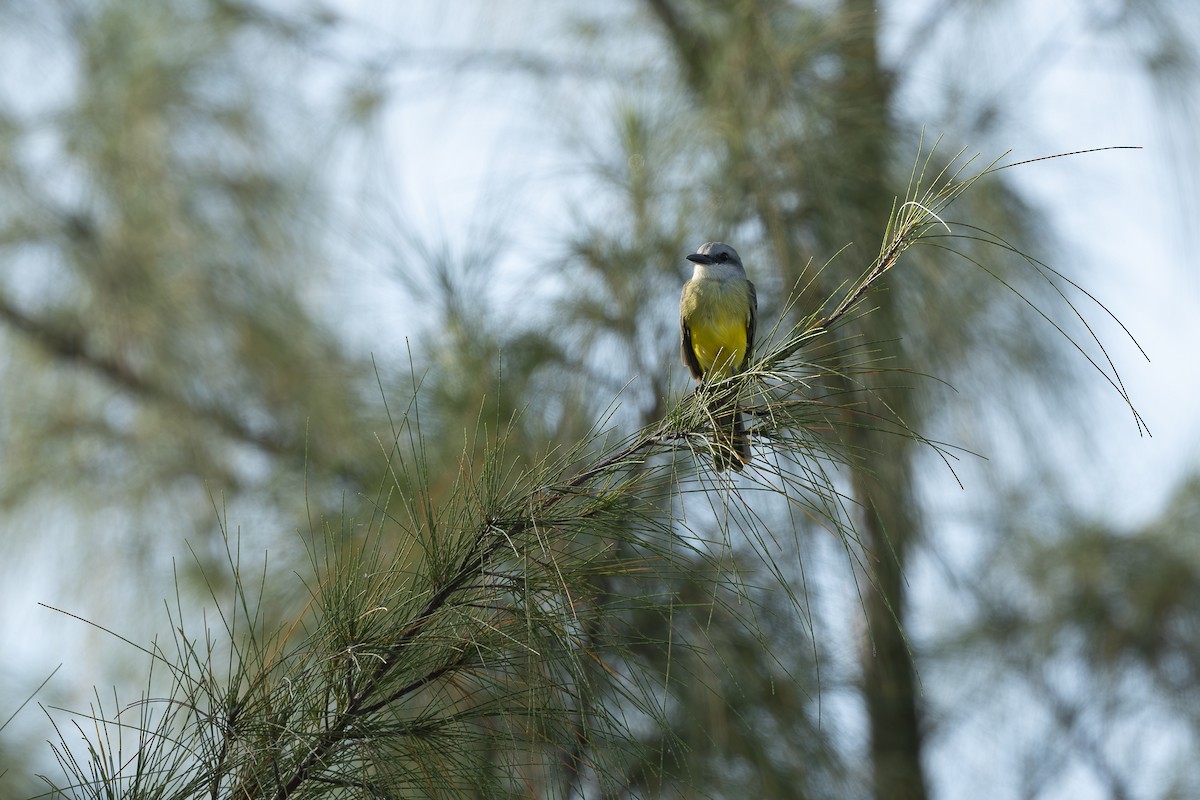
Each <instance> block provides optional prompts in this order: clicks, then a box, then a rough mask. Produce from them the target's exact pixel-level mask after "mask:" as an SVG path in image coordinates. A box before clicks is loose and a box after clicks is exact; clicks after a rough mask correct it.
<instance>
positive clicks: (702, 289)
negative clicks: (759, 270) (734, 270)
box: [681, 280, 750, 380]
mask: <svg viewBox="0 0 1200 800" xmlns="http://www.w3.org/2000/svg"><path fill="white" fill-rule="evenodd" d="M681 310H682V316H683V321H684V323H685V324H686V325H687V326H688V329H689V330H690V331H691V336H692V352H693V353H695V355H696V361H697V362H698V363H699V364H700V370H701V372H703V373H704V375H705V377H707V378H712V379H717V380H719V379H721V378H727V377H729V376H730V375H732V374H733V373H734V372H737V371H738V370H740V369H741V368H742V365H743V362H745V360H746V327H747V325H748V324H749V322H750V291H749V287H748V285H747V284H746V282H745V281H713V280H702V281H696V280H693V281H689V282H688V284H687V286H685V289H684V297H683V303H682V309H681Z"/></svg>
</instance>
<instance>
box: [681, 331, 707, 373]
mask: <svg viewBox="0 0 1200 800" xmlns="http://www.w3.org/2000/svg"><path fill="white" fill-rule="evenodd" d="M679 332H680V339H679V341H680V346H679V352H680V355H682V356H683V364H684V366H686V367H687V368H688V369H689V370H691V373H692V377H693V378H695V379H696V380H700V379H701V378H703V377H704V371H703V370H702V369H700V362H699V361H697V360H696V351H695V350H693V349H692V329H691V328H689V327H688V324H687V320H685V319H684V318H683V317H680V318H679Z"/></svg>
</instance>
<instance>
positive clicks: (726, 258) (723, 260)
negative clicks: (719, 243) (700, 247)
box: [717, 253, 729, 264]
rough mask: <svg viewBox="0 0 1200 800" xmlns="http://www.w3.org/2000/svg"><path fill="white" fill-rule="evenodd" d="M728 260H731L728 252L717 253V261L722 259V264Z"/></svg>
mask: <svg viewBox="0 0 1200 800" xmlns="http://www.w3.org/2000/svg"><path fill="white" fill-rule="evenodd" d="M728 260H729V254H728V253H720V254H718V255H717V261H720V262H721V263H722V264H724V263H725V262H726V261H728Z"/></svg>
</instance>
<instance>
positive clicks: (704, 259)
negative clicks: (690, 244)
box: [687, 253, 713, 264]
mask: <svg viewBox="0 0 1200 800" xmlns="http://www.w3.org/2000/svg"><path fill="white" fill-rule="evenodd" d="M687 260H688V261H694V262H695V263H697V264H711V263H713V260H712V257H711V256H706V255H704V253H692V254H691V255H690V256H688V257H687Z"/></svg>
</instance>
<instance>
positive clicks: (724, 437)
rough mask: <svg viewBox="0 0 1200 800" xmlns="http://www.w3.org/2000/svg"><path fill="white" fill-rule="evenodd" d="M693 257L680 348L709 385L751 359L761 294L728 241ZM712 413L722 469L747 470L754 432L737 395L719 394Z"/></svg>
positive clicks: (710, 244)
mask: <svg viewBox="0 0 1200 800" xmlns="http://www.w3.org/2000/svg"><path fill="white" fill-rule="evenodd" d="M687 260H688V261H690V262H692V264H693V265H694V266H693V269H692V277H691V279H690V280H689V281H687V282H686V283H685V284H684V285H683V293H682V295H681V296H680V298H679V329H680V341H681V346H680V350H681V355H682V356H683V363H684V365H685V366H686V367H687V368H688V370H690V371H691V373H692V377H693V378H695V379H696V381H697V382H698V383H699V384H700V385H701V386H704V385H705V384H707V383H711V382H713V381H720V380H724V379H725V378H728V377H730V376H732V375H735V374H737V373H739V372H741V371H742V370H744V369H745V368H746V365H747V364H749V363H750V359H751V357H752V355H753V353H754V330H755V327H756V326H757V323H758V294H757V292H756V291H755V289H754V284H753V283H751V282H750V280H749V279H748V278H747V277H746V269H745V267H743V266H742V259H741V258H739V257H738V254H737V251H736V250H734V249H733V248H732V247H730V246H729V245H727V244H725V243H724V242H706V243H704V244H702V245H700V247H698V248H697V249H696V252H694V253H692V254H691V255H689V256H687ZM709 413H710V415H711V417H712V420H713V464H714V466H715V467H716V470H717V472H724V471H725V470H726V469H732V470H733V471H734V472H741V470H742V468H743V467H744V466H745V465H746V464H748V463H750V434H749V432H747V430H746V427H745V425H744V423H743V420H742V415H741V413H739V412H738V408H737V401H736V399H733V398H729V397H723V398H721V397H719V398H717V399H716V400H715V401H714V402H713V405H712V406H711V407H710V408H709Z"/></svg>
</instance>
